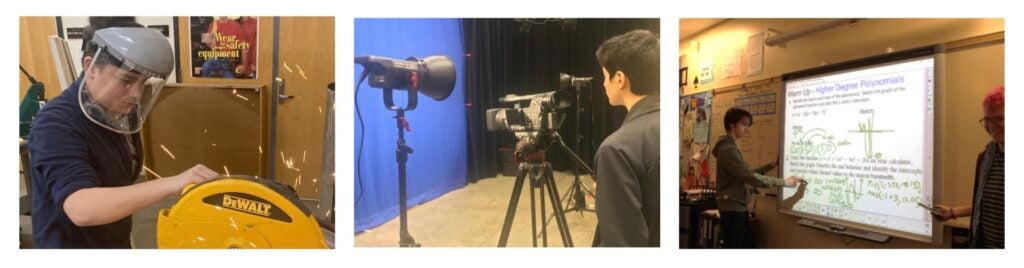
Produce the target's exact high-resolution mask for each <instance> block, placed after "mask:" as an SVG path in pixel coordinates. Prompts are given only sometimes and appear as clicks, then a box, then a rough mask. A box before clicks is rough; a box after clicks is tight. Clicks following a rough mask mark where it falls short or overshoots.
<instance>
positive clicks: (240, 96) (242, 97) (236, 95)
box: [235, 94, 249, 101]
mask: <svg viewBox="0 0 1024 268" xmlns="http://www.w3.org/2000/svg"><path fill="white" fill-rule="evenodd" d="M235 97H239V98H241V99H243V100H246V101H248V100H249V98H246V97H245V96H242V95H239V94H235Z"/></svg>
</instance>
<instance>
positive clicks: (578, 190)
mask: <svg viewBox="0 0 1024 268" xmlns="http://www.w3.org/2000/svg"><path fill="white" fill-rule="evenodd" d="M589 83H590V82H589V81H588V82H587V84H589ZM574 84H575V88H576V121H575V128H576V139H573V146H574V147H573V149H575V151H576V152H579V150H580V141H581V140H583V135H580V113H581V112H583V106H580V91H581V90H580V89H581V87H582V85H583V83H574ZM559 142H561V139H559ZM562 146H565V144H564V143H562ZM573 157H576V158H579V156H576V155H573ZM576 163H577V164H576V165H575V166H573V169H572V174H573V180H572V185H570V186H569V190H568V191H566V192H565V195H563V196H562V200H565V210H564V212H565V213H569V212H573V211H576V212H579V213H580V214H583V212H584V211H589V212H595V211H594V210H593V209H590V208H587V195H590V196H594V192H593V191H591V190H590V187H587V186H586V185H584V184H583V181H582V180H580V167H581V165H582V167H584V168H586V170H587V173H588V174H590V175H591V176H593V175H594V171H593V170H590V168H589V167H586V164H583V163H585V162H583V161H582V160H578V161H576Z"/></svg>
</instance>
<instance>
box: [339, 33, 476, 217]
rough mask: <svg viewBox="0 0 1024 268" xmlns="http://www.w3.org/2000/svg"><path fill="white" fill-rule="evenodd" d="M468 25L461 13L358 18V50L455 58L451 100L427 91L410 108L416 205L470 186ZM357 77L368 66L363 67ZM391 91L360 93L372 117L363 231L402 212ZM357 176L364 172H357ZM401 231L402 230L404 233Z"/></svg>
mask: <svg viewBox="0 0 1024 268" xmlns="http://www.w3.org/2000/svg"><path fill="white" fill-rule="evenodd" d="M464 53H465V52H464V50H463V44H462V27H461V26H460V23H459V20H458V19H356V20H355V55H356V56H364V55H375V56H383V57H389V58H394V59H402V60H404V59H405V58H408V57H410V56H415V57H417V58H424V57H427V56H431V55H447V56H448V57H449V58H451V59H452V61H454V62H455V73H456V81H457V82H456V83H455V89H454V91H453V92H452V94H451V96H449V97H448V98H447V99H445V100H443V101H435V100H434V99H431V98H430V97H427V96H424V95H422V94H420V95H419V104H418V105H417V107H416V109H415V110H412V111H408V112H406V113H405V117H406V119H407V120H408V122H409V125H410V128H412V131H411V132H406V133H405V140H406V142H407V144H408V146H409V147H412V148H413V153H412V154H410V155H409V161H408V163H407V164H406V166H407V169H406V171H407V173H406V181H407V187H408V188H407V191H408V198H409V199H408V204H407V205H408V206H409V207H410V208H411V207H413V206H414V205H417V204H421V203H423V202H426V201H430V200H432V199H434V198H437V197H439V196H441V195H443V194H445V193H447V192H450V191H452V190H455V189H458V188H461V187H463V186H465V185H466V155H467V151H466V150H467V146H468V145H467V142H466V109H465V107H464V105H463V103H464V102H465V89H464V88H463V82H462V81H463V80H464V79H463V77H464V70H465V68H464V66H465V60H464V58H463V56H462V55H463V54H464ZM354 71H355V73H354V74H353V75H354V77H355V81H356V82H358V81H359V80H358V79H359V74H360V73H361V72H362V71H363V67H362V66H361V65H356V66H355V70H354ZM383 93H384V91H383V90H380V89H376V88H371V87H369V85H368V84H367V83H366V82H363V84H362V85H360V89H359V91H358V95H357V96H356V98H355V100H356V103H357V104H358V105H359V109H360V112H361V113H362V117H363V121H364V124H365V131H366V133H365V140H364V142H363V148H362V149H363V151H362V161H361V162H362V163H358V162H360V161H359V158H358V156H357V155H356V158H355V160H354V161H356V162H357V163H356V165H357V166H358V167H359V168H361V170H362V171H361V172H362V181H363V183H362V188H360V185H359V182H358V181H354V182H353V183H354V187H355V188H354V190H355V193H354V194H355V195H356V196H358V195H359V194H360V191H362V198H361V200H358V202H359V203H357V204H356V205H355V231H356V232H360V231H363V230H366V229H370V228H373V227H375V226H378V225H381V224H384V223H385V222H387V221H389V220H391V219H393V218H395V217H397V216H398V162H397V161H396V159H395V148H396V147H395V146H396V141H397V140H398V130H397V129H396V125H395V124H396V123H395V119H394V116H395V112H394V111H391V110H388V109H387V108H385V107H384V97H383V95H384V94H383ZM394 96H395V105H400V106H404V104H405V103H406V100H407V98H406V92H405V91H402V90H396V91H395V93H394ZM353 119H354V121H355V122H354V124H355V132H354V134H355V141H354V142H355V147H354V148H355V149H356V151H355V152H354V153H356V154H358V152H359V151H358V150H359V132H360V131H361V130H363V129H362V128H360V126H359V121H358V118H353ZM352 174H353V176H356V171H355V170H353V171H352ZM396 236H397V234H396Z"/></svg>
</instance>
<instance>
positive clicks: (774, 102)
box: [710, 77, 782, 192]
mask: <svg viewBox="0 0 1024 268" xmlns="http://www.w3.org/2000/svg"><path fill="white" fill-rule="evenodd" d="M714 92H715V93H714V94H715V101H714V103H713V106H712V108H711V111H712V113H711V137H710V139H711V142H710V145H711V146H712V147H714V145H715V143H716V142H718V138H719V137H721V136H722V135H726V132H725V126H724V120H725V112H726V111H728V110H729V108H732V107H739V108H743V109H744V110H747V111H748V112H750V114H751V115H753V119H754V122H753V124H752V125H751V127H750V133H749V136H747V137H745V138H742V139H740V140H739V142H738V144H739V147H740V152H742V153H743V160H746V161H747V164H749V165H750V168H752V169H753V168H757V167H760V166H762V165H765V164H768V163H771V162H773V161H775V159H776V158H777V157H778V155H779V142H780V138H779V127H780V126H781V125H782V117H781V115H782V114H781V112H782V95H781V94H782V93H781V92H782V80H781V79H780V78H778V77H774V78H769V79H764V80H759V81H754V82H750V83H744V84H740V85H734V86H729V87H724V88H718V89H715V90H714ZM710 164H711V167H712V168H711V180H712V181H717V175H716V169H715V168H714V167H716V166H717V159H716V158H715V157H711V163H710ZM765 175H768V176H773V177H778V176H779V170H778V169H774V170H772V171H770V172H768V174H765ZM774 191H775V189H771V190H769V192H774Z"/></svg>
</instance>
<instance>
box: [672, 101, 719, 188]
mask: <svg viewBox="0 0 1024 268" xmlns="http://www.w3.org/2000/svg"><path fill="white" fill-rule="evenodd" d="M683 102H685V105H681V106H680V109H682V110H683V124H682V128H683V130H682V135H681V138H682V145H683V149H682V151H681V152H682V153H683V159H680V160H681V161H680V162H682V165H683V171H684V174H683V178H685V182H684V183H685V184H682V185H684V188H685V189H700V188H706V187H709V186H708V180H709V178H710V177H711V175H710V172H711V166H710V163H709V160H710V158H709V154H710V152H711V151H710V150H711V148H710V146H709V136H710V135H711V121H710V119H711V102H712V92H710V91H708V92H704V93H697V94H693V95H688V96H683Z"/></svg>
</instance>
